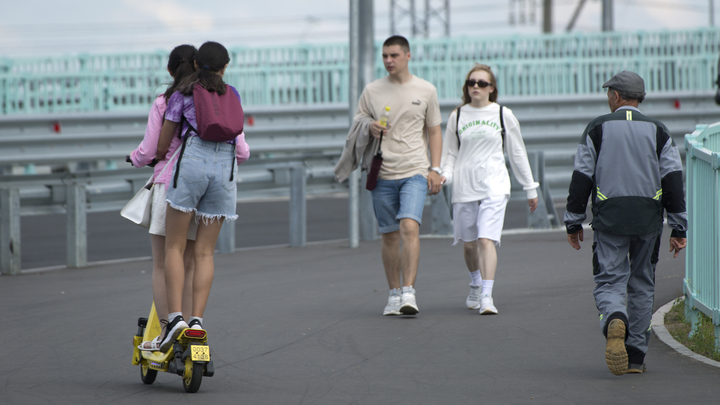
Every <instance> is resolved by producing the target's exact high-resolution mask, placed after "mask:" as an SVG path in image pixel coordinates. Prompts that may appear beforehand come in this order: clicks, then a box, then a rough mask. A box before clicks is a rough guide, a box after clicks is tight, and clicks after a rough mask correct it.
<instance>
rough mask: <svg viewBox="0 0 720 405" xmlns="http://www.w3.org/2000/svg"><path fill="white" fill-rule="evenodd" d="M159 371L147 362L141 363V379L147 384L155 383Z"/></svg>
mask: <svg viewBox="0 0 720 405" xmlns="http://www.w3.org/2000/svg"><path fill="white" fill-rule="evenodd" d="M157 373H158V372H157V370H153V369H151V368H150V367H148V366H146V365H145V364H141V365H140V379H142V382H144V383H145V384H152V383H154V382H155V378H157Z"/></svg>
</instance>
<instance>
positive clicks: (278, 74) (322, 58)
mask: <svg viewBox="0 0 720 405" xmlns="http://www.w3.org/2000/svg"><path fill="white" fill-rule="evenodd" d="M719 44H720V29H717V28H713V29H699V30H694V31H664V32H648V33H645V32H637V33H598V34H558V35H534V36H513V37H504V38H503V37H498V38H460V39H433V40H417V41H413V44H412V49H413V62H412V63H411V65H410V68H411V71H412V72H413V73H415V74H416V75H418V76H419V77H422V78H424V79H426V80H428V81H430V82H431V83H433V84H434V85H435V86H436V87H437V89H438V95H439V97H440V98H441V99H444V98H455V97H457V96H459V92H460V91H459V89H460V88H461V84H462V82H463V80H464V77H465V74H466V73H467V71H468V69H469V68H470V67H471V66H472V65H473V63H475V62H476V61H482V62H484V63H488V64H489V65H491V66H492V67H493V68H494V69H495V70H496V72H497V77H498V80H499V82H498V88H499V90H500V94H501V95H502V96H528V95H537V96H548V95H577V94H581V95H582V94H586V95H587V94H598V93H602V92H603V90H602V89H601V84H602V83H603V82H604V81H605V80H607V79H609V78H610V77H611V76H612V75H613V74H615V73H617V72H618V71H620V70H623V69H627V70H633V71H636V72H638V73H639V74H640V75H641V76H643V77H644V78H645V81H646V89H647V91H648V92H677V91H703V90H711V89H713V88H714V84H713V83H714V81H715V79H716V77H717V57H718V54H720V45H719ZM377 46H379V44H377ZM231 57H232V61H231V65H230V67H228V69H227V71H226V81H227V82H228V83H230V84H233V85H234V86H236V87H237V88H238V90H239V92H240V94H241V96H242V99H243V104H244V105H245V106H248V107H249V106H260V105H268V106H269V105H285V104H310V105H314V104H327V103H346V102H347V97H348V91H347V83H348V50H347V45H346V44H344V45H326V46H312V45H304V46H297V47H276V48H268V49H251V48H237V49H234V50H232V56H231ZM165 58H166V56H165V54H164V53H162V52H156V53H146V54H130V55H80V56H77V57H66V58H43V59H27V60H20V59H18V60H9V59H4V60H2V61H1V62H0V90H1V94H2V98H1V99H0V114H3V115H14V114H32V113H68V112H93V111H122V110H137V109H144V108H147V107H149V105H150V104H151V102H152V99H153V95H154V94H157V93H159V92H160V91H161V90H162V88H163V83H165V82H167V80H168V79H169V77H168V75H167V72H166V70H165V67H164V61H165ZM375 74H376V77H382V76H384V75H385V74H386V72H385V70H384V68H383V66H382V61H381V60H380V58H376V66H375Z"/></svg>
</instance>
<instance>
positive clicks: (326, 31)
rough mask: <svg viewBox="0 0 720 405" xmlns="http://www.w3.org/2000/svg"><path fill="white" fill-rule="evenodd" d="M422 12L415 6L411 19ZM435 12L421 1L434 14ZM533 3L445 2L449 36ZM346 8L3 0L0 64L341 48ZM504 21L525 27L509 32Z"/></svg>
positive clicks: (655, 6) (699, 21) (698, 1)
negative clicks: (186, 47) (321, 45)
mask: <svg viewBox="0 0 720 405" xmlns="http://www.w3.org/2000/svg"><path fill="white" fill-rule="evenodd" d="M410 1H411V0H398V1H397V4H400V5H407V4H409V2H410ZM579 1H580V0H553V4H554V12H553V31H554V32H555V33H561V32H564V31H565V27H566V26H567V24H568V22H569V20H570V17H571V15H572V12H573V11H574V9H575V7H576V6H577V4H578V2H579ZM711 1H714V0H621V1H618V0H615V6H614V7H615V13H614V14H615V30H616V31H636V30H659V29H694V28H697V27H707V26H709V24H710V17H709V16H710V14H709V5H710V2H711ZM424 3H425V2H424V1H423V0H416V4H417V7H418V9H419V11H422V10H423V9H424ZM442 3H443V2H442V1H439V0H431V4H432V5H433V6H434V7H435V8H440V7H441V4H442ZM717 3H718V4H717V5H716V8H717V7H720V1H718V2H717ZM207 4H212V6H208V5H207ZM541 4H542V0H450V8H451V11H450V22H451V28H450V35H451V36H452V37H461V36H466V37H477V36H505V35H511V34H535V33H539V32H541V26H542V11H541V9H540V8H539V7H540V5H541ZM389 5H390V0H375V3H374V7H375V34H376V38H377V39H383V38H385V37H387V36H389V35H390V16H389ZM348 7H349V2H348V1H347V0H311V1H302V0H264V1H258V0H253V1H248V0H213V1H212V2H200V1H197V0H196V1H190V0H114V1H106V0H94V1H89V0H20V1H10V0H6V1H4V2H3V5H2V12H1V13H0V57H13V56H25V55H34V56H36V55H60V54H77V53H82V52H91V53H98V52H102V53H105V52H110V53H116V52H132V51H152V50H158V49H162V50H168V49H171V48H172V47H173V46H175V45H178V44H180V43H192V44H195V45H200V44H201V43H202V42H204V41H206V40H215V41H218V42H221V43H223V44H225V45H226V46H262V45H289V44H297V43H318V42H336V43H340V42H347V38H348ZM418 14H419V15H422V13H421V12H419V13H418ZM600 14H601V1H600V0H587V1H586V4H585V7H584V8H583V10H582V13H581V14H580V18H579V19H578V21H577V23H576V25H575V29H574V31H575V32H599V31H600V26H601V25H600ZM716 14H717V13H716ZM511 16H512V17H513V18H514V19H515V20H516V21H519V20H521V19H523V18H524V19H525V22H524V23H515V24H511V23H510V19H511ZM432 22H433V25H432V26H431V29H430V36H431V37H437V36H441V35H443V34H444V30H443V29H442V28H441V27H440V26H439V25H438V24H437V23H438V22H439V20H438V19H432ZM400 33H401V34H403V35H406V36H410V31H409V19H408V18H405V19H403V20H401V21H400Z"/></svg>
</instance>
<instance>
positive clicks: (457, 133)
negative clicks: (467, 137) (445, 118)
mask: <svg viewBox="0 0 720 405" xmlns="http://www.w3.org/2000/svg"><path fill="white" fill-rule="evenodd" d="M461 108H462V106H460V107H458V108H457V114H456V116H455V136H457V140H458V150H460V128H458V126H460V109H461Z"/></svg>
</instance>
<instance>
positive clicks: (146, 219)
mask: <svg viewBox="0 0 720 405" xmlns="http://www.w3.org/2000/svg"><path fill="white" fill-rule="evenodd" d="M153 177H154V176H150V179H148V182H147V183H146V184H145V185H144V186H143V188H141V189H140V191H138V192H137V193H136V194H135V196H134V197H133V198H131V199H130V201H128V203H127V204H125V206H124V207H123V209H122V210H120V215H122V216H123V217H124V218H127V219H129V220H131V221H132V222H134V223H136V224H138V225H140V226H142V227H143V228H150V213H151V212H152V195H153Z"/></svg>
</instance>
